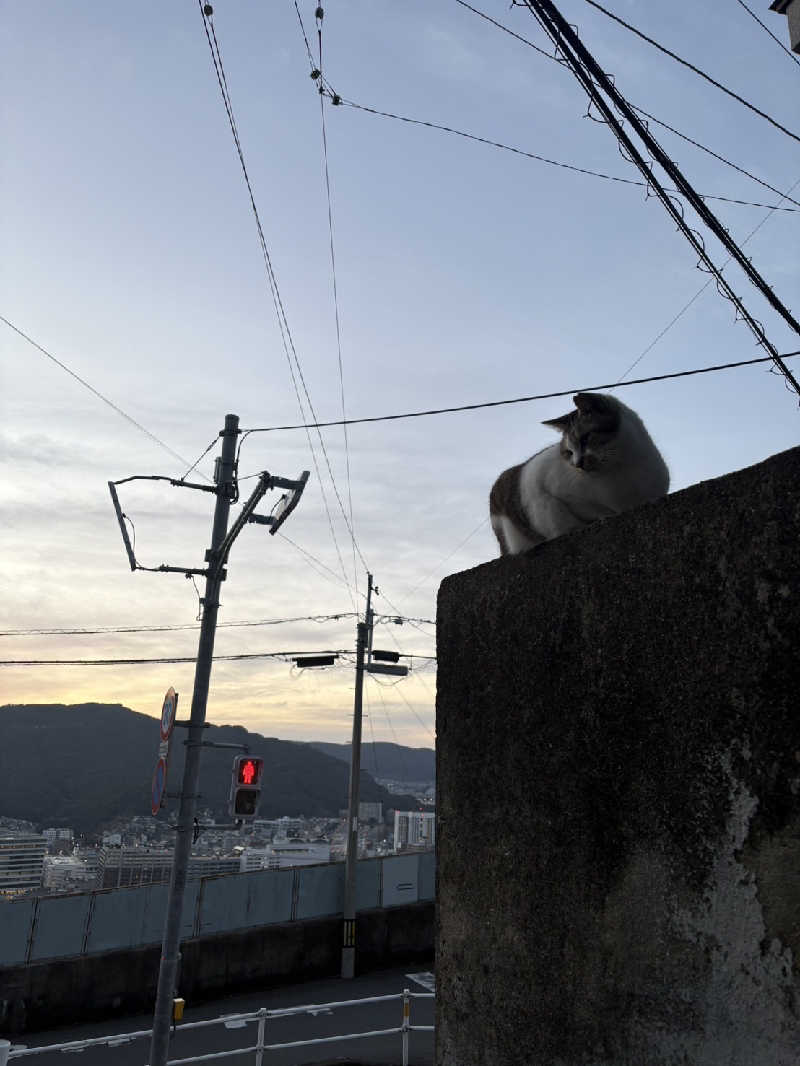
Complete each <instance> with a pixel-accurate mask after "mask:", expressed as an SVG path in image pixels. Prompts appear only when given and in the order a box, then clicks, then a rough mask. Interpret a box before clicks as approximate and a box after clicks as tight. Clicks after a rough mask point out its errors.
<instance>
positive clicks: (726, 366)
mask: <svg viewBox="0 0 800 1066" xmlns="http://www.w3.org/2000/svg"><path fill="white" fill-rule="evenodd" d="M798 355H800V350H798V351H796V352H784V353H783V354H782V355H781V359H793V358H794V357H795V356H798ZM771 362H772V356H769V355H762V356H758V357H757V358H755V359H740V360H738V361H737V362H734V363H718V364H717V365H715V366H703V367H699V368H697V369H696V370H677V371H675V372H674V373H672V374H654V375H652V376H651V377H647V378H633V379H632V380H631V381H620V382H614V381H612V382H609V383H606V384H604V385H588V386H582V387H577V388H571V389H561V390H559V391H558V392H540V393H537V394H536V395H532V396H516V397H515V398H514V399H511V400H488V401H485V402H483V403H466V404H460V405H459V406H457V407H434V408H429V409H428V410H425V411H405V412H403V413H402V414H394V415H371V416H369V417H365V418H348V419H347V424H348V426H358V425H363V424H364V423H367V422H398V421H400V420H402V419H405V418H426V417H428V416H431V415H449V414H456V413H458V412H460V411H480V410H483V409H485V408H489V407H508V406H510V405H511V404H517V403H532V402H533V401H534V400H554V399H558V398H559V397H561V396H572V395H574V394H575V393H576V392H601V391H603V390H604V389H616V388H624V387H626V386H628V385H647V384H649V383H650V382H654V381H670V380H672V379H674V378H688V377H694V376H695V375H697V374H713V373H715V372H716V371H719V370H734V369H736V368H737V367H740V366H756V365H757V364H758V363H771ZM341 424H342V423H341V421H335V420H334V421H331V422H319V423H315V425H314V426H313V427H312V428H316V426H317V425H318V426H319V427H320V428H322V429H327V428H328V427H329V426H340V425H341ZM307 428H308V427H307V426H306V425H304V424H299V425H285V426H259V427H256V428H254V429H250V430H248V433H279V432H282V431H284V430H287V431H288V430H293V429H307ZM279 535H280V534H279ZM286 539H287V540H288V539H289V538H288V537H287V538H286ZM295 546H296V545H295ZM301 550H302V549H301Z"/></svg>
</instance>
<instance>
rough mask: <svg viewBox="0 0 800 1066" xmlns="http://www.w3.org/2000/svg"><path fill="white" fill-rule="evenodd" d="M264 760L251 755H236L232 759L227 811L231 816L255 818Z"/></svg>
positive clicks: (259, 796)
mask: <svg viewBox="0 0 800 1066" xmlns="http://www.w3.org/2000/svg"><path fill="white" fill-rule="evenodd" d="M263 772H264V760H263V759H261V758H258V757H257V756H253V755H237V756H236V758H235V759H234V760H233V770H232V773H231V791H230V797H229V800H228V812H229V813H230V815H231V817H232V818H238V819H244V818H255V816H256V814H257V813H258V803H259V800H260V799H261V776H262V774H263Z"/></svg>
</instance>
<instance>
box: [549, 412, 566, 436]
mask: <svg viewBox="0 0 800 1066" xmlns="http://www.w3.org/2000/svg"><path fill="white" fill-rule="evenodd" d="M571 421H572V411H570V413H569V414H568V415H561V417H560V418H546V419H545V420H544V422H542V425H543V426H552V427H553V429H557V430H558V432H559V433H564V432H566V430H567V428H568V427H569V424H570V422H571Z"/></svg>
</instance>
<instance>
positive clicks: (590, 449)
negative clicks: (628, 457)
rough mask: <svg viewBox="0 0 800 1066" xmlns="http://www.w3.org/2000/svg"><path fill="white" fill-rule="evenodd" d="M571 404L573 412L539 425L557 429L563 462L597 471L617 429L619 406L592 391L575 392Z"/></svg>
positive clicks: (604, 458) (586, 469) (604, 460)
mask: <svg viewBox="0 0 800 1066" xmlns="http://www.w3.org/2000/svg"><path fill="white" fill-rule="evenodd" d="M574 403H575V410H574V411H570V412H569V414H566V415H562V416H561V417H560V418H552V419H548V420H547V421H546V422H544V423H543V424H544V425H545V426H552V427H553V428H554V429H557V430H560V432H561V443H560V450H561V458H562V459H563V460H564V462H566V463H569V464H570V466H573V467H575V468H576V469H577V470H584V471H586V472H587V473H593V472H597V471H600V470H602V468H603V466H604V465H605V464H606V461H607V459H608V453H607V447H608V445H609V444H610V443H611V441H612V440H613V439H614V437H615V436H616V434H617V430H618V429H619V419H620V412H619V408H618V407H617V405H616V403H615V402H614V400H613V399H612V398H611V397H608V396H603V395H601V394H600V393H592V392H579V393H578V394H577V395H576V396H575V397H574Z"/></svg>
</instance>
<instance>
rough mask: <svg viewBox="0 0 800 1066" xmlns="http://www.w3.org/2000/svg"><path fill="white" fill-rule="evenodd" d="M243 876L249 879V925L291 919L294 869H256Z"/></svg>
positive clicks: (269, 923) (270, 923)
mask: <svg viewBox="0 0 800 1066" xmlns="http://www.w3.org/2000/svg"><path fill="white" fill-rule="evenodd" d="M241 876H242V877H244V878H246V879H247V923H246V924H247V926H252V925H274V924H275V923H276V922H288V921H290V920H291V917H292V885H293V884H294V870H292V869H287V870H255V871H253V873H249V874H242V875H241Z"/></svg>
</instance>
